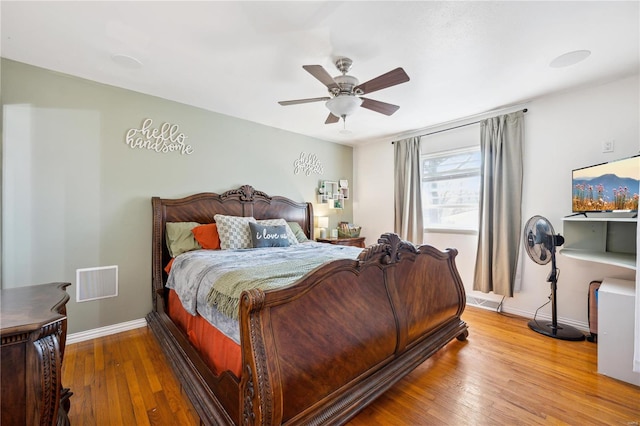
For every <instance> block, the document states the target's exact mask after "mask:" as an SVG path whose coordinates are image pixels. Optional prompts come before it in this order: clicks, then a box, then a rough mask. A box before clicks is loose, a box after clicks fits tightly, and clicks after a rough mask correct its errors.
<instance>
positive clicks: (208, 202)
mask: <svg viewBox="0 0 640 426" xmlns="http://www.w3.org/2000/svg"><path fill="white" fill-rule="evenodd" d="M152 205H153V253H152V269H153V270H152V274H153V275H152V287H153V291H152V294H153V296H152V297H153V311H152V312H150V313H149V314H148V315H147V321H148V324H149V326H150V328H151V329H152V331H153V332H154V334H155V336H156V338H157V340H158V341H159V343H160V346H161V347H162V349H163V351H164V353H165V354H166V356H167V358H168V360H169V362H170V364H171V366H172V368H173V370H174V372H175V374H176V376H177V377H178V379H179V380H180V382H181V384H182V386H183V389H184V391H185V393H186V394H187V396H188V397H189V399H190V400H191V402H192V403H193V406H194V408H195V409H196V411H197V412H198V415H199V416H200V418H201V422H202V423H203V424H210V425H240V424H242V425H280V424H284V425H294V424H295V425H297V424H310V425H320V424H322V425H332V424H344V423H346V422H347V421H348V420H349V419H350V418H352V417H353V416H355V415H356V414H357V413H358V412H359V411H360V410H362V409H363V408H364V407H365V406H366V405H368V404H369V403H370V402H371V401H373V400H374V399H375V398H376V397H378V396H379V395H380V394H382V393H383V392H385V391H386V390H387V389H389V388H390V387H391V386H393V385H394V384H395V383H396V382H397V381H398V380H400V379H401V378H402V377H403V376H405V375H406V374H408V373H409V372H410V371H411V370H413V369H414V368H415V367H417V366H418V365H419V364H421V363H422V362H423V361H424V360H425V359H427V358H429V357H430V356H431V355H433V354H434V353H435V352H436V351H438V350H439V349H441V348H442V347H443V346H445V345H446V344H447V343H448V342H450V341H451V340H452V339H454V338H457V339H458V340H461V341H462V340H465V339H466V337H467V335H468V331H467V325H466V324H465V323H464V322H463V321H462V320H461V318H460V316H461V314H462V312H463V310H464V306H465V293H464V288H463V285H462V281H461V279H460V276H459V274H458V272H457V269H456V266H455V261H454V258H455V256H456V255H457V251H456V250H455V249H447V250H446V251H444V252H443V251H440V250H437V249H435V248H433V247H431V246H428V245H423V246H419V247H416V246H414V245H412V244H410V243H408V242H405V241H402V240H400V239H399V238H398V236H397V235H395V234H384V235H382V236H381V238H380V239H379V240H378V243H377V244H374V245H371V246H369V247H367V248H365V249H364V250H363V251H362V252H361V253H360V255H359V257H358V258H357V260H349V259H342V260H335V261H331V262H329V263H325V264H323V265H322V266H320V267H318V268H316V269H314V270H313V271H311V272H310V273H308V274H307V275H305V276H304V277H303V278H301V279H299V280H298V281H296V282H295V283H294V284H292V285H289V286H286V287H284V288H279V289H275V290H267V291H262V290H259V289H253V290H249V291H246V292H244V293H243V295H242V297H241V299H240V305H239V311H240V312H239V325H240V342H239V343H240V344H239V351H240V354H241V366H240V371H239V372H237V373H233V372H231V371H222V372H218V373H217V374H216V373H215V372H214V369H213V368H212V367H211V365H210V362H209V361H207V358H206V357H204V356H203V355H202V353H201V352H200V350H199V349H196V347H195V346H194V344H193V339H191V337H190V334H189V332H187V331H186V330H185V329H184V328H185V327H184V325H182V324H181V323H180V322H179V321H174V320H172V318H171V317H170V316H169V312H170V311H171V310H170V309H169V308H170V307H171V306H170V304H172V303H178V302H176V300H178V299H176V298H171V297H170V293H171V290H169V289H167V288H166V286H165V284H166V282H167V273H166V272H165V271H164V267H165V265H166V264H167V263H168V262H169V261H170V260H171V259H170V255H169V251H168V249H167V245H166V241H165V238H166V228H165V227H166V224H167V223H168V222H190V221H192V222H197V223H201V224H207V223H212V222H214V216H215V215H216V214H224V215H231V216H244V217H249V216H251V217H255V218H256V219H275V218H283V219H285V220H286V221H288V222H297V223H298V224H299V225H300V227H301V228H302V230H304V232H305V234H306V235H307V236H310V235H312V232H313V211H312V206H311V204H310V203H298V202H294V201H292V200H289V199H287V198H284V197H277V196H274V197H270V196H268V195H267V194H265V193H263V192H260V191H256V190H255V189H254V188H253V187H251V186H249V185H245V186H242V187H240V188H238V189H236V190H232V191H227V192H225V193H223V194H214V193H201V194H196V195H192V196H189V197H185V198H181V199H161V198H158V197H154V198H153V199H152ZM312 244H317V243H312Z"/></svg>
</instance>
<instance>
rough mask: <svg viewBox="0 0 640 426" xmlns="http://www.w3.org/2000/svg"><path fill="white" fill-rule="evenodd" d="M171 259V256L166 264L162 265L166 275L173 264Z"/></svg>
mask: <svg viewBox="0 0 640 426" xmlns="http://www.w3.org/2000/svg"><path fill="white" fill-rule="evenodd" d="M173 259H174V258H173V257H172V258H171V260H170V261H169V263H167V266H165V267H164V271H165V272H166V273H167V275H169V272H171V266H173Z"/></svg>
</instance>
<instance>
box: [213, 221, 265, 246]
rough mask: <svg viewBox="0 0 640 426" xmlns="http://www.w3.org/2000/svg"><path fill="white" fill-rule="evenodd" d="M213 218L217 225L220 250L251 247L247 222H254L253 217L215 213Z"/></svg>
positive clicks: (251, 242)
mask: <svg viewBox="0 0 640 426" xmlns="http://www.w3.org/2000/svg"><path fill="white" fill-rule="evenodd" d="M213 219H214V220H215V221H216V224H217V225H218V234H219V235H220V248H221V249H222V250H229V249H244V248H253V241H252V240H251V231H250V230H249V222H254V223H255V221H256V220H255V218H253V217H242V216H225V215H222V214H217V215H215V216H214V217H213Z"/></svg>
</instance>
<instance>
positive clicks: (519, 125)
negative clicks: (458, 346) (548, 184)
mask: <svg viewBox="0 0 640 426" xmlns="http://www.w3.org/2000/svg"><path fill="white" fill-rule="evenodd" d="M523 140H524V117H523V112H522V111H518V112H514V113H511V114H506V115H501V116H499V117H493V118H489V119H486V120H483V121H482V122H481V124H480V150H481V155H482V165H481V171H480V177H481V184H480V185H481V187H480V205H479V210H480V215H479V216H480V223H479V228H478V255H477V258H476V266H475V276H474V282H473V289H474V290H479V291H482V292H484V293H488V292H493V293H495V294H500V295H503V296H508V297H512V296H513V288H514V281H515V276H516V269H517V263H518V251H519V250H520V234H521V230H520V228H521V221H522V211H521V206H522V151H523Z"/></svg>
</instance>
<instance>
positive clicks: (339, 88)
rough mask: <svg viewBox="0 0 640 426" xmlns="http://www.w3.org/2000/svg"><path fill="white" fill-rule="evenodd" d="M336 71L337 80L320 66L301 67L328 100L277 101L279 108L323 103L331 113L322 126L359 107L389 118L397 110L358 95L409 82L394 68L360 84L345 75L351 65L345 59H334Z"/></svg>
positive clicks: (350, 62)
mask: <svg viewBox="0 0 640 426" xmlns="http://www.w3.org/2000/svg"><path fill="white" fill-rule="evenodd" d="M335 64H336V68H338V70H339V71H340V72H341V73H342V75H339V76H337V77H331V75H329V73H328V72H327V71H326V70H325V69H324V68H323V67H322V65H303V66H302V68H304V69H305V70H306V71H307V72H309V74H311V75H312V76H314V77H315V78H317V79H318V80H319V81H320V82H321V83H322V84H324V85H325V86H327V89H329V95H330V96H324V97H320V98H308V99H296V100H291V101H280V102H278V103H279V104H280V105H296V104H305V103H309V102H320V101H326V106H327V108H328V109H329V111H331V112H330V113H329V116H328V117H327V120H326V121H325V122H324V123H325V124H331V123H337V122H338V121H340V118H342V120H343V121H345V119H346V117H347V116H348V115H351V114H353V113H354V112H356V110H357V109H358V108H359V107H362V108H367V109H370V110H372V111H375V112H379V113H381V114H385V115H391V114H393V113H394V112H396V111H397V110H398V109H399V108H400V107H399V106H398V105H392V104H388V103H385V102H380V101H376V100H373V99H369V98H363V97H362V95H366V94H368V93H372V92H375V91H377V90H382V89H386V88H387V87H391V86H395V85H397V84H401V83H406V82H407V81H409V76H408V75H407V73H406V72H404V70H403V69H402V68H396V69H394V70H391V71H389V72H387V73H385V74H382V75H380V76H378V77H376V78H374V79H371V80H369V81H367V82H365V83H362V84H360V81H358V79H357V78H355V77H353V76H351V75H347V73H348V72H349V70H350V69H351V65H352V64H353V61H352V60H351V59H349V58H338V59H337V60H336V62H335Z"/></svg>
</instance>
